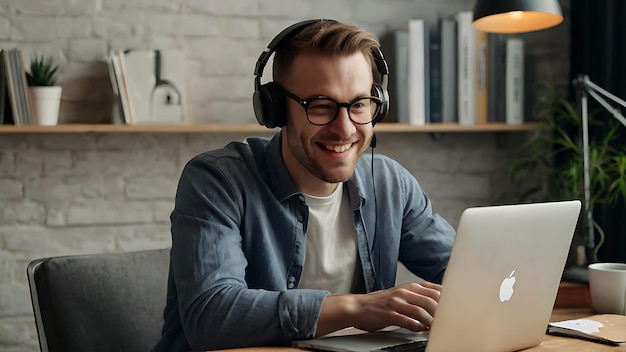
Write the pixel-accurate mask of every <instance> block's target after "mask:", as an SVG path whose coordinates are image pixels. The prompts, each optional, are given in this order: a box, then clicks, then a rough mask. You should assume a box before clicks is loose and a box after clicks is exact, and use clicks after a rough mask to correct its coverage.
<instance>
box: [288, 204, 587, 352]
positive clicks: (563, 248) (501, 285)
mask: <svg viewBox="0 0 626 352" xmlns="http://www.w3.org/2000/svg"><path fill="white" fill-rule="evenodd" d="M580 209H581V202H580V201H578V200H573V201H560V202H547V203H531V204H515V205H500V206H487V207H475V208H468V209H466V210H465V211H464V212H463V214H462V215H461V218H460V220H459V225H458V229H457V236H456V238H455V241H454V246H453V248H452V253H451V256H450V261H449V263H448V267H447V269H446V272H445V275H444V278H443V282H442V291H441V297H440V300H439V305H438V307H437V311H436V313H435V317H434V321H433V325H432V326H431V329H430V331H428V332H422V333H414V332H410V331H408V330H406V329H397V330H393V331H390V328H388V329H384V330H383V331H378V332H372V333H359V334H348V335H343V336H340V335H341V334H335V335H336V336H332V334H331V335H327V336H326V337H319V338H316V339H311V340H304V341H296V342H294V343H293V345H294V346H295V347H299V348H307V349H315V350H321V351H344V352H363V351H381V350H382V351H385V350H388V351H394V350H400V351H403V350H402V349H400V347H397V348H396V349H394V347H393V346H398V345H400V346H402V345H404V344H407V343H409V342H412V341H422V342H419V344H420V345H425V350H426V351H427V352H440V351H481V352H491V351H517V350H520V349H524V348H528V347H532V346H536V345H538V344H540V343H541V341H543V339H544V337H545V332H546V328H547V325H548V322H549V320H550V315H551V313H552V308H553V306H554V301H555V299H556V294H557V290H558V287H559V283H560V279H561V275H562V273H563V269H564V267H565V262H566V260H567V256H568V252H569V247H570V244H571V241H572V238H573V234H574V229H575V227H576V223H577V220H578V215H579V213H580ZM425 340H427V343H426V342H423V341H425ZM410 350H420V349H419V348H418V347H415V348H414V349H406V351H410ZM422 350H423V349H422Z"/></svg>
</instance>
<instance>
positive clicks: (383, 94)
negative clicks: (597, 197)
mask: <svg viewBox="0 0 626 352" xmlns="http://www.w3.org/2000/svg"><path fill="white" fill-rule="evenodd" d="M372 96H374V97H377V98H380V100H381V104H380V107H379V108H378V113H377V114H376V116H374V120H372V124H376V123H377V122H380V121H381V120H382V119H384V118H385V116H387V113H388V112H389V92H387V90H386V89H385V88H383V86H382V85H380V84H378V83H374V84H373V85H372Z"/></svg>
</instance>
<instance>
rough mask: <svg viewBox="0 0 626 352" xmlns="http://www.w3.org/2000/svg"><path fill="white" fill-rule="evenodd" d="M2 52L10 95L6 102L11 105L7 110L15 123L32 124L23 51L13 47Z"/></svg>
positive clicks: (8, 93)
mask: <svg viewBox="0 0 626 352" xmlns="http://www.w3.org/2000/svg"><path fill="white" fill-rule="evenodd" d="M1 54H2V61H3V68H4V74H5V78H6V91H7V95H8V99H7V100H6V101H5V103H8V104H9V105H10V109H8V110H7V112H10V115H11V117H10V118H11V119H12V120H13V123H14V124H15V125H18V126H19V125H31V124H33V121H32V112H31V110H32V102H31V97H30V90H29V89H28V83H27V81H26V70H25V68H24V60H23V57H22V51H21V50H20V49H19V48H13V49H9V50H2V53H1ZM6 118H7V117H6V116H5V119H6Z"/></svg>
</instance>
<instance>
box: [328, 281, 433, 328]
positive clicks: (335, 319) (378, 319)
mask: <svg viewBox="0 0 626 352" xmlns="http://www.w3.org/2000/svg"><path fill="white" fill-rule="evenodd" d="M440 291H441V285H437V284H434V283H430V282H422V283H421V284H417V283H408V284H404V285H400V286H396V287H393V288H390V289H387V290H381V291H376V292H371V293H368V294H361V295H355V294H350V295H337V296H333V295H331V296H327V297H326V298H325V299H324V303H323V304H322V311H321V312H320V318H319V321H318V324H317V333H316V335H317V336H321V335H325V334H328V333H331V332H333V331H336V330H339V329H342V328H345V327H350V326H354V327H355V328H358V329H361V330H367V331H375V330H379V329H382V328H384V327H387V326H391V325H395V326H399V327H402V328H406V329H409V330H413V331H423V330H427V329H429V328H430V326H431V324H432V322H433V316H434V315H435V310H436V309H437V305H438V303H439V295H440Z"/></svg>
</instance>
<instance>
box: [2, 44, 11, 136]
mask: <svg viewBox="0 0 626 352" xmlns="http://www.w3.org/2000/svg"><path fill="white" fill-rule="evenodd" d="M8 99H9V96H8V94H7V77H6V69H5V68H4V55H1V54H0V125H3V124H5V123H8V120H9V119H8V118H7V116H9V114H10V112H9V111H7V110H8V109H7V107H8V105H9V104H8V103H7V100H8Z"/></svg>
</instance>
